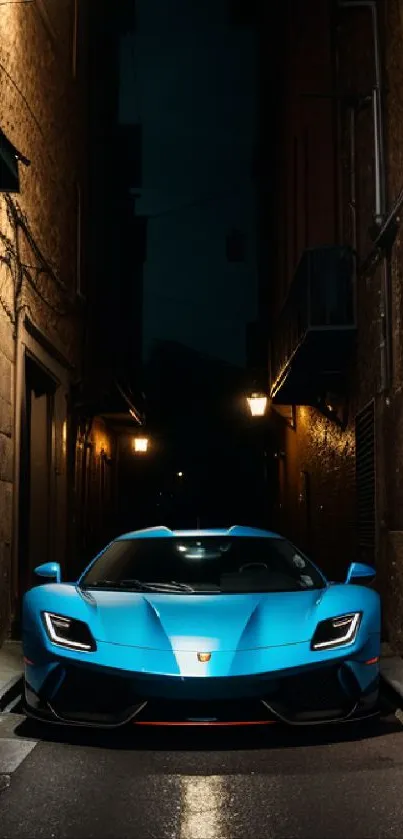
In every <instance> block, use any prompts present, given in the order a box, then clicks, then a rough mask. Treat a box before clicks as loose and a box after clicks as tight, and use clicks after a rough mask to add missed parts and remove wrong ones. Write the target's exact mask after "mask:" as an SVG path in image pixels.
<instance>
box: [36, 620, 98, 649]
mask: <svg viewBox="0 0 403 839" xmlns="http://www.w3.org/2000/svg"><path fill="white" fill-rule="evenodd" d="M42 617H43V621H44V624H45V629H46V633H47V635H48V637H49V639H50V640H51V642H52V644H56V645H57V646H58V647H64V648H65V649H68V650H76V651H77V652H87V653H90V652H94V651H95V650H96V648H97V645H96V642H95V639H94V638H93V636H92V634H91V630H90V628H89V626H87V624H86V623H84V621H80V620H77V618H68V617H66V616H65V615H55V614H54V613H53V612H42Z"/></svg>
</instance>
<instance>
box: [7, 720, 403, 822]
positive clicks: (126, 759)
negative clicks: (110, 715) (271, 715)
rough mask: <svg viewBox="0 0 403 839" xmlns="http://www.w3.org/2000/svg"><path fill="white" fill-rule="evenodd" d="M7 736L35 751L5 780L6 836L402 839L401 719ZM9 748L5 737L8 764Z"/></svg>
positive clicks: (18, 727)
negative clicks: (323, 725)
mask: <svg viewBox="0 0 403 839" xmlns="http://www.w3.org/2000/svg"><path fill="white" fill-rule="evenodd" d="M0 723H1V720H0ZM0 731H1V725H0ZM4 735H6V737H7V740H4V741H3V749H4V748H5V745H4V744H5V743H6V742H7V743H8V744H9V746H10V744H11V746H12V745H13V744H16V747H17V748H19V745H20V744H21V743H25V744H26V743H27V742H28V743H30V744H31V746H30V747H29V748H30V750H29V749H28V748H27V749H26V751H28V752H29V753H28V754H27V756H25V753H24V759H23V760H22V762H21V763H20V765H19V766H18V768H16V770H15V771H13V773H12V774H11V775H9V776H8V778H7V776H5V775H3V776H1V775H0V781H1V778H3V784H1V783H0V790H1V787H2V786H3V791H0V837H1V838H2V839H6V837H10V839H11V837H19V839H22V838H23V837H24V839H25V837H32V839H36V837H43V839H51V837H52V839H53V837H55V839H59V837H60V839H62V837H63V839H64V837H66V839H67V837H74V839H79V837H85V838H87V837H97V839H103V837H105V839H106V837H108V839H109V837H114V839H121V838H122V839H123V837H136V839H150V837H151V838H152V837H154V838H155V839H165V837H167V839H168V837H172V839H173V837H175V839H176V837H178V839H249V837H251V838H252V837H253V839H258V838H259V837H265V839H280V837H281V839H291V837H304V839H305V837H306V839H308V837H309V838H310V839H330V837H331V838H332V839H340V837H344V836H345V837H351V838H352V839H372V837H396V839H397V837H399V839H401V837H402V836H403V727H402V724H401V723H400V722H398V721H397V720H396V717H395V716H394V715H393V713H390V714H389V716H387V717H385V718H384V719H383V720H382V722H381V723H374V722H371V723H369V722H366V723H361V724H360V725H356V724H354V725H353V724H349V725H345V726H343V727H335V726H334V727H327V728H326V729H325V728H318V729H309V730H308V729H286V730H285V729H283V728H279V727H274V726H271V727H268V728H267V729H263V728H258V729H256V730H255V731H252V730H251V729H248V730H247V731H246V730H245V731H244V732H242V731H237V730H230V731H229V730H227V731H225V732H223V733H221V734H220V733H218V732H217V730H214V731H206V729H204V728H203V729H198V730H196V731H193V732H192V731H191V730H189V729H181V730H180V731H178V730H173V729H170V730H169V731H166V732H165V733H164V732H163V731H161V730H160V729H159V730H155V729H154V730H152V731H151V730H145V729H141V730H140V729H136V728H135V727H133V729H130V730H129V731H127V730H126V731H124V732H122V731H121V732H120V733H114V734H112V733H106V734H104V733H99V732H94V731H84V730H83V729H81V730H79V729H75V730H73V731H69V730H66V729H63V728H59V727H55V728H53V727H52V728H51V729H49V728H42V726H37V725H36V724H34V723H32V722H29V723H27V722H25V721H23V719H22V717H20V716H18V715H15V716H12V715H8V719H7V720H5V719H3V736H4ZM1 749H2V741H1V739H0V765H1V754H2V751H1ZM1 771H2V770H1V769H0V772H1ZM3 772H4V769H3ZM8 784H9V786H8Z"/></svg>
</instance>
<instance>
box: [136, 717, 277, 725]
mask: <svg viewBox="0 0 403 839" xmlns="http://www.w3.org/2000/svg"><path fill="white" fill-rule="evenodd" d="M133 722H134V725H150V726H152V725H161V726H162V725H165V726H172V725H174V726H184V725H192V726H196V725H221V726H229V725H231V726H232V725H236V726H241V725H275V724H276V720H256V722H254V721H253V720H247V721H244V722H242V721H239V722H236V721H230V722H229V721H223V722H220V721H219V720H211V721H208V720H203V721H200V722H197V721H195V722H192V721H191V720H183V721H180V722H174V721H172V720H169V721H168V722H163V721H162V720H138V721H136V720H135V719H134V720H133Z"/></svg>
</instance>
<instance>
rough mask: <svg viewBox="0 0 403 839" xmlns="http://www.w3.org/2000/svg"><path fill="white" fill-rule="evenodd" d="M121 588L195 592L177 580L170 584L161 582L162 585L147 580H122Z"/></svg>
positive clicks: (171, 581)
mask: <svg viewBox="0 0 403 839" xmlns="http://www.w3.org/2000/svg"><path fill="white" fill-rule="evenodd" d="M119 585H120V586H132V585H133V586H136V587H137V586H138V588H140V589H145V590H147V591H191V592H193V591H194V588H192V586H189V585H188V584H187V583H178V582H177V581H176V580H170V581H169V582H166V583H165V582H161V583H157V582H155V583H153V582H148V581H145V580H120V583H119Z"/></svg>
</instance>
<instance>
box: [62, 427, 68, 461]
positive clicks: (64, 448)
mask: <svg viewBox="0 0 403 839" xmlns="http://www.w3.org/2000/svg"><path fill="white" fill-rule="evenodd" d="M62 452H63V457H66V452H67V421H66V420H64V423H63V425H62Z"/></svg>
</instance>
